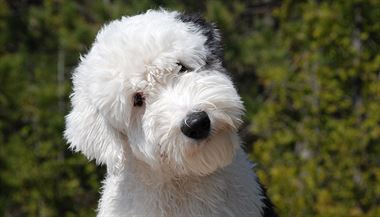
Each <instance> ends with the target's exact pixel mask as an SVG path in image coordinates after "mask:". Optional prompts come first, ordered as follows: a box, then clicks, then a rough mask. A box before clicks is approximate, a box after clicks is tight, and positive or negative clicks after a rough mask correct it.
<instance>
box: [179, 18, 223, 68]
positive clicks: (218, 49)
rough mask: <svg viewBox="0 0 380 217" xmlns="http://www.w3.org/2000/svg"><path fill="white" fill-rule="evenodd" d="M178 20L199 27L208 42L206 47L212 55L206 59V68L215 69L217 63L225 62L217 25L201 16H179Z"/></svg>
mask: <svg viewBox="0 0 380 217" xmlns="http://www.w3.org/2000/svg"><path fill="white" fill-rule="evenodd" d="M176 18H177V19H179V20H180V21H182V22H184V23H192V24H193V25H196V26H198V27H199V29H200V30H201V31H202V34H203V35H204V36H206V38H207V40H206V42H205V46H206V47H207V48H208V49H209V51H210V55H208V56H207V59H206V67H213V66H214V67H215V66H216V65H218V64H216V63H221V62H222V61H223V47H222V44H221V36H220V34H219V31H218V29H217V28H216V26H215V24H213V23H208V22H206V21H205V20H204V19H203V18H202V17H201V16H199V15H188V14H178V15H177V17H176Z"/></svg>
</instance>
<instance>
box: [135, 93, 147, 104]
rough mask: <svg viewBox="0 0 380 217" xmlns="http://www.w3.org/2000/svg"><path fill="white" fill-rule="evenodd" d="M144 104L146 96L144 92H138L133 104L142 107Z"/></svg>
mask: <svg viewBox="0 0 380 217" xmlns="http://www.w3.org/2000/svg"><path fill="white" fill-rule="evenodd" d="M143 105H144V96H143V94H142V93H136V94H135V95H134V96H133V106H138V107H141V106H143Z"/></svg>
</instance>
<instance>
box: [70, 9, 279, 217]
mask: <svg viewBox="0 0 380 217" xmlns="http://www.w3.org/2000/svg"><path fill="white" fill-rule="evenodd" d="M222 56H223V53H222V47H221V38H220V34H219V32H218V30H217V29H216V28H215V26H214V25H213V24H210V23H207V22H205V21H204V20H203V19H202V18H200V17H198V16H190V15H185V14H183V13H179V12H175V11H174V12H170V11H166V10H163V9H161V10H149V11H148V12H146V13H144V14H140V15H136V16H131V17H123V18H121V19H119V20H115V21H112V22H110V23H109V24H107V25H105V26H104V27H103V28H102V29H101V31H100V32H99V33H98V35H97V36H96V40H95V42H94V44H93V45H92V48H91V49H90V51H89V52H88V54H87V55H85V56H83V57H81V62H80V64H79V66H78V67H77V68H76V69H75V71H74V73H73V94H72V96H71V102H72V111H71V112H70V113H69V114H68V115H67V117H66V130H65V138H66V139H67V140H68V142H69V143H70V148H71V149H73V150H75V151H78V152H81V153H83V154H84V155H85V156H87V157H88V158H89V159H95V160H96V162H97V163H101V164H106V166H107V177H106V178H105V180H104V183H103V191H102V196H101V199H100V202H99V207H98V211H97V212H98V214H97V216H101V217H120V216H127V217H130V216H136V217H141V216H147V217H153V216H168V217H169V216H171V217H175V216H181V217H182V216H183V217H185V216H186V217H187V216H221V217H224V216H236V217H241V216H254V217H259V216H265V217H268V216H275V215H276V214H275V212H274V211H273V207H272V204H271V202H270V201H269V199H268V198H267V197H266V194H265V190H264V189H263V188H262V186H261V185H260V183H259V181H258V179H257V177H256V175H255V174H254V173H253V172H252V168H251V166H250V165H251V164H250V163H249V161H248V160H247V156H246V154H245V153H244V151H243V150H242V148H241V147H240V145H241V141H240V139H239V136H238V128H239V126H240V125H241V123H242V120H241V116H242V115H243V113H244V107H243V104H242V101H241V98H240V97H239V95H238V93H237V91H236V89H235V88H234V85H233V83H232V82H231V78H230V77H229V76H228V75H227V72H226V69H224V68H223V66H222Z"/></svg>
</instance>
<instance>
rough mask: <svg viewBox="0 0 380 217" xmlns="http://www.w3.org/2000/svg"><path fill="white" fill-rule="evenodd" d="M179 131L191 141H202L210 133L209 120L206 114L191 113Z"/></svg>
mask: <svg viewBox="0 0 380 217" xmlns="http://www.w3.org/2000/svg"><path fill="white" fill-rule="evenodd" d="M181 131H182V133H183V134H185V136H187V137H190V138H192V139H204V138H206V137H207V136H208V134H209V133H210V118H209V117H208V115H207V113H206V112H203V111H201V112H193V113H190V114H188V115H187V116H186V118H185V119H184V120H183V122H182V124H181Z"/></svg>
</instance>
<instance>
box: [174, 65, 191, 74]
mask: <svg viewBox="0 0 380 217" xmlns="http://www.w3.org/2000/svg"><path fill="white" fill-rule="evenodd" d="M177 64H178V66H179V67H180V69H179V71H178V73H185V72H187V71H189V69H188V68H187V67H186V66H184V65H183V64H182V63H177Z"/></svg>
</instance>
